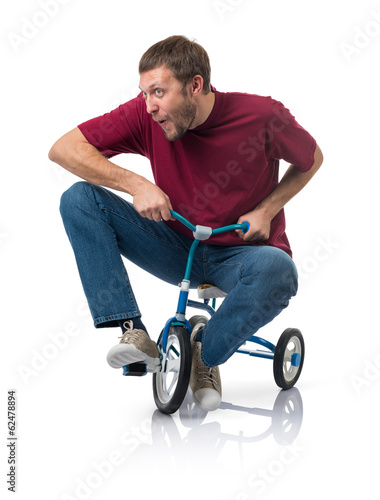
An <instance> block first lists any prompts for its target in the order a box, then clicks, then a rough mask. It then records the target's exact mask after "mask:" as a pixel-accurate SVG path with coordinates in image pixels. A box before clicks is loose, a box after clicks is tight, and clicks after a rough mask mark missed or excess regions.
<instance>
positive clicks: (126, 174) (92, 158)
mask: <svg viewBox="0 0 380 500" xmlns="http://www.w3.org/2000/svg"><path fill="white" fill-rule="evenodd" d="M49 159H50V160H51V161H53V162H55V163H58V164H59V165H60V166H61V167H63V168H65V169H66V170H68V171H69V172H71V173H73V174H75V175H77V176H78V177H81V178H82V179H85V180H86V181H89V182H91V183H93V184H98V185H101V186H105V187H108V188H111V189H116V190H118V191H123V192H124V193H128V194H130V195H132V196H133V205H134V207H135V208H136V210H137V211H138V212H139V214H140V215H142V216H143V217H147V218H148V219H151V220H155V221H157V222H159V221H160V220H161V219H164V220H169V219H171V218H172V217H171V214H170V212H169V209H171V208H172V206H171V204H170V200H169V197H168V196H167V195H166V194H165V193H164V192H163V191H162V190H161V189H160V188H159V187H157V186H156V185H155V184H153V183H152V182H150V181H148V180H147V179H145V177H142V176H141V175H138V174H136V173H134V172H131V171H129V170H126V169H125V168H122V167H119V166H118V165H116V164H115V163H112V162H111V161H109V160H108V159H107V158H105V157H104V156H103V155H102V154H101V153H100V152H99V151H98V150H97V149H96V148H95V147H94V146H92V144H90V143H89V142H88V141H87V140H86V138H85V137H84V135H83V134H82V132H81V131H80V130H79V128H78V127H76V128H75V129H73V130H71V131H70V132H68V133H67V134H65V135H64V136H63V137H61V138H60V139H58V141H57V142H56V143H55V144H54V145H53V146H52V148H51V149H50V151H49Z"/></svg>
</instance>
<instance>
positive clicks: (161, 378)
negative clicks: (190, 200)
mask: <svg viewBox="0 0 380 500" xmlns="http://www.w3.org/2000/svg"><path fill="white" fill-rule="evenodd" d="M170 212H171V214H172V216H173V217H174V218H175V219H177V220H178V221H180V222H181V223H182V224H184V225H185V226H186V227H187V228H188V229H190V230H191V231H192V232H193V236H194V240H193V242H192V245H191V247H190V250H189V255H188V258H187V264H186V269H185V275H184V278H183V280H182V282H181V283H180V284H179V286H180V293H179V299H178V304H177V311H176V313H175V315H174V316H173V317H171V318H169V319H168V320H167V322H166V324H165V326H164V328H163V330H162V331H161V334H160V336H159V338H158V340H157V346H158V349H159V351H160V356H161V363H160V365H159V366H158V367H157V368H156V369H154V373H153V393H154V399H155V403H156V406H157V408H158V409H159V410H160V411H161V412H163V413H167V414H168V413H174V412H175V411H177V410H178V408H179V407H180V406H181V404H182V401H183V399H184V398H185V395H186V392H187V388H188V384H189V380H190V370H191V346H190V334H191V331H192V329H193V328H194V327H195V326H196V324H197V323H199V322H203V323H205V322H206V321H207V318H205V317H203V316H195V317H193V318H191V319H190V321H188V320H187V319H186V308H187V307H192V308H195V309H200V310H202V311H206V312H207V313H208V314H209V315H210V316H211V317H212V316H213V315H214V314H215V312H216V297H217V296H223V295H225V294H223V292H221V291H220V290H219V289H218V288H217V287H215V286H213V285H206V287H208V288H209V290H208V291H207V292H208V293H206V295H207V297H206V298H203V301H202V302H201V301H196V300H190V299H189V291H190V277H191V269H192V265H193V260H194V254H195V250H196V248H197V246H198V244H199V243H200V242H201V241H205V240H207V239H208V238H210V236H213V235H216V234H221V233H225V232H228V231H235V230H241V231H242V232H243V233H246V232H248V230H249V223H248V222H243V224H232V225H228V226H223V227H219V228H215V229H212V228H210V227H206V226H199V225H198V226H194V225H193V224H192V223H191V222H189V221H188V220H187V219H185V218H184V217H183V216H182V215H180V214H178V213H177V212H175V211H174V210H171V211H170ZM213 290H215V292H216V293H215V295H213ZM210 300H212V303H211V305H210ZM246 342H250V343H253V344H256V345H258V346H259V347H261V348H264V349H238V350H237V351H236V353H240V354H246V355H248V356H252V357H258V358H265V359H270V360H273V372H274V378H275V381H276V383H277V385H278V386H279V387H281V388H282V389H290V388H291V387H293V386H294V385H295V383H296V382H297V380H298V378H299V376H300V374H301V370H302V367H303V361H304V357H305V344H304V340H303V336H302V334H301V332H300V331H299V330H298V329H296V328H288V329H286V330H285V331H284V332H283V333H282V335H281V337H280V339H279V341H278V343H277V345H274V344H272V343H271V342H269V341H267V340H265V339H263V338H261V337H258V336H256V335H252V336H251V337H249V338H248V339H247V341H246ZM146 373H147V367H146V365H145V364H142V363H134V364H131V365H126V366H124V367H123V375H126V376H127V375H128V376H131V375H135V376H136V375H137V376H141V375H145V374H146Z"/></svg>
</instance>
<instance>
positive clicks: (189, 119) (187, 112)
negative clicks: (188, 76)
mask: <svg viewBox="0 0 380 500" xmlns="http://www.w3.org/2000/svg"><path fill="white" fill-rule="evenodd" d="M189 88H190V85H189V86H188V87H186V88H185V89H182V84H181V83H180V82H179V81H178V80H177V79H176V78H175V77H174V75H173V73H172V72H171V71H170V70H169V69H168V68H166V67H165V66H161V67H159V68H155V69H152V70H150V71H146V72H145V73H142V74H141V75H140V89H141V90H142V92H143V96H144V99H145V104H146V109H147V112H148V113H149V114H151V115H152V118H153V120H154V121H155V122H157V123H158V124H159V125H160V127H161V128H162V130H163V132H164V134H165V137H166V138H167V139H168V140H169V141H176V140H177V139H180V138H181V137H182V136H183V134H184V133H185V132H186V131H187V130H189V129H190V128H191V125H192V123H193V121H194V118H195V116H196V113H197V107H196V105H195V103H194V102H193V101H192V100H191V97H190V90H189Z"/></svg>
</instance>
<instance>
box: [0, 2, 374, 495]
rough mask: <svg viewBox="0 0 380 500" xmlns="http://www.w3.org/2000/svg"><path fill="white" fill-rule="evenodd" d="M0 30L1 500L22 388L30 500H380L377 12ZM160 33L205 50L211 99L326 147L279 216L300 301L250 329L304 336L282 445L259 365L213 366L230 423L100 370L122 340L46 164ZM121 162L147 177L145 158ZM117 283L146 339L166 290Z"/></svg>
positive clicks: (128, 85)
mask: <svg viewBox="0 0 380 500" xmlns="http://www.w3.org/2000/svg"><path fill="white" fill-rule="evenodd" d="M43 5H45V7H43ZM373 13H375V17H374V15H373ZM376 13H377V18H378V21H376V20H375V18H376ZM0 18H1V20H2V21H1V27H2V29H1V31H2V37H1V61H2V77H1V144H2V147H1V151H2V167H1V196H0V203H1V219H0V255H1V275H0V276H1V278H0V279H1V302H0V307H1V331H2V337H1V338H2V343H3V344H2V347H1V349H0V351H1V373H2V376H1V392H0V400H1V421H0V424H1V427H0V429H1V434H0V435H1V446H0V460H1V468H0V470H1V478H0V481H1V486H0V489H1V495H3V493H4V492H6V493H7V494H8V495H11V494H10V493H8V492H7V484H6V473H7V471H8V470H9V466H8V464H7V459H8V449H7V437H8V433H7V422H6V418H5V417H6V401H7V391H8V390H9V389H16V390H17V404H18V427H17V435H18V445H17V458H18V463H17V472H18V484H17V491H18V495H19V496H18V497H19V498H22V499H27V498H28V499H29V498H40V499H41V500H45V499H49V500H52V499H57V500H58V499H59V500H67V499H73V498H78V499H79V498H82V499H85V498H94V499H97V498H116V497H119V496H121V497H123V496H127V495H128V496H130V495H133V494H135V495H136V496H137V495H138V496H140V497H144V498H162V499H164V498H165V499H166V498H173V499H174V498H177V495H178V496H181V498H184V499H189V498H193V497H198V498H206V496H207V497H209V498H220V499H223V500H224V499H226V500H227V499H233V500H235V499H236V500H249V499H253V498H277V497H279V496H280V495H281V496H282V498H293V499H301V498H302V499H303V498H305V497H306V498H309V499H314V498H315V499H316V498H321V497H322V496H326V495H327V496H328V498H330V497H333V496H337V495H339V496H340V497H343V496H344V497H346V498H354V497H357V496H359V495H360V497H361V498H364V497H368V498H374V497H375V496H376V495H377V494H378V481H377V477H378V460H377V456H378V449H379V445H380V439H379V430H378V429H379V424H378V423H379V416H380V415H379V406H378V405H376V403H375V401H376V399H378V394H379V387H380V370H379V369H378V368H380V340H379V338H378V334H379V328H378V299H379V293H378V282H379V265H378V248H377V247H378V242H379V237H378V186H379V160H378V155H377V149H378V148H377V145H378V137H379V126H378V115H379V112H380V107H379V92H378V89H379V88H380V85H379V83H380V82H379V55H380V3H379V2H377V3H376V2H375V1H374V2H371V1H369V0H364V1H361V2H358V1H353V0H350V1H347V0H344V1H343V0H328V1H327V0H322V1H319V2H314V3H310V2H304V1H301V0H289V1H287V2H283V1H282V0H268V1H266V2H258V1H249V0H241V1H239V0H221V1H219V2H215V1H213V0H202V1H201V0H193V1H192V2H183V1H178V0H177V1H174V0H173V1H164V0H163V1H161V2H157V1H154V2H153V1H151V0H145V1H144V2H126V1H121V0H107V2H106V1H100V0H66V1H65V2H64V1H60V2H58V1H53V0H51V1H48V0H46V1H45V2H44V1H43V0H42V1H31V0H29V1H26V0H20V1H18V2H10V1H3V2H2V4H1V7H0ZM172 34H184V35H186V36H188V37H190V38H196V39H197V41H198V42H199V43H200V44H202V45H203V46H204V47H205V48H206V50H207V51H208V53H209V56H210V59H211V63H212V83H213V85H214V86H215V87H216V88H217V89H218V90H220V91H242V92H250V93H257V94H261V95H271V96H272V97H274V98H275V99H277V100H280V101H282V102H283V103H284V104H285V105H286V107H288V108H289V109H290V110H291V112H292V113H293V114H294V115H295V117H296V118H297V120H298V121H299V123H301V125H303V126H304V127H305V128H306V129H307V130H308V131H309V132H310V133H311V134H312V135H313V136H314V137H315V138H316V140H317V142H318V144H319V145H320V147H321V149H322V151H323V153H324V157H325V161H324V164H323V166H322V168H321V170H320V172H319V173H318V174H317V176H316V177H315V179H313V180H312V182H311V183H310V185H308V186H307V187H306V188H305V189H304V191H303V192H302V193H301V194H299V195H298V196H297V197H296V198H295V199H294V200H293V201H291V202H290V203H289V205H288V207H287V210H286V213H287V220H288V236H289V238H290V241H291V244H292V247H293V251H294V259H295V262H296V264H297V266H298V268H299V271H300V288H299V294H298V296H297V297H296V298H295V299H293V301H292V302H291V305H290V306H289V308H288V309H287V310H286V311H285V312H284V313H283V314H282V315H281V316H280V317H278V318H277V319H276V320H275V321H274V322H273V323H272V324H270V325H268V326H267V327H266V329H265V332H264V331H263V332H262V334H263V336H265V337H266V338H268V339H269V340H271V341H273V342H276V341H277V338H278V337H279V335H280V333H281V332H282V330H283V329H284V328H286V327H288V326H297V327H298V328H300V329H301V330H302V331H303V333H304V336H305V339H306V347H307V355H306V361H305V366H304V371H303V374H302V376H301V378H300V380H299V383H298V384H297V387H298V390H299V393H297V392H296V393H295V396H294V397H296V396H298V400H297V401H298V403H297V404H298V406H297V404H296V406H294V417H296V416H297V415H298V417H299V421H298V422H299V423H298V427H299V428H297V427H294V426H293V430H294V428H296V430H297V429H298V430H297V432H295V433H294V435H289V434H288V438H287V439H286V440H285V441H284V440H283V439H282V438H276V436H277V433H275V432H274V430H273V429H274V428H275V427H273V426H271V423H273V422H274V420H275V419H278V418H279V419H280V420H281V418H282V417H281V412H279V410H278V407H277V410H276V412H275V411H274V410H273V406H274V402H275V400H276V397H277V395H278V388H277V387H276V385H275V383H274V381H273V377H272V368H271V363H269V362H268V361H266V360H253V359H250V358H248V357H247V359H246V358H245V357H244V359H242V356H239V355H236V356H234V357H233V358H232V359H231V360H230V361H228V362H227V363H226V364H225V365H224V366H223V367H222V372H221V373H222V380H223V391H224V392H223V401H224V409H223V408H222V409H220V410H218V411H216V412H213V413H209V414H207V415H204V414H203V415H202V414H201V415H198V417H197V414H196V412H194V409H193V412H191V411H189V412H188V414H187V417H186V411H183V412H182V414H180V413H177V414H175V415H174V416H173V417H162V416H160V415H157V413H154V412H155V406H154V402H153V396H152V391H151V377H150V375H149V376H147V377H144V378H142V379H130V378H129V379H126V378H124V377H122V376H121V374H120V373H119V372H117V371H116V370H112V369H110V368H109V367H108V365H107V364H106V362H105V355H106V353H107V351H108V349H109V348H110V347H111V346H112V345H114V344H115V343H116V342H117V336H118V335H119V331H118V329H110V330H107V331H105V330H95V329H94V328H93V326H92V323H91V319H90V316H89V313H88V309H87V306H86V302H85V299H84V295H83V292H82V288H81V284H80V281H79V278H78V275H77V270H76V266H75V262H74V258H73V254H72V250H71V247H70V245H69V242H68V240H67V238H66V235H65V233H64V230H63V226H62V223H61V219H60V216H59V211H58V206H59V198H60V195H61V194H62V192H63V191H64V190H65V189H67V188H68V187H69V186H70V185H71V184H72V183H73V182H75V181H76V178H75V177H74V176H72V175H71V174H69V173H67V172H65V171H63V170H61V169H60V168H59V167H57V166H56V165H54V164H52V163H51V162H50V161H49V160H48V157H47V154H48V151H49V149H50V147H51V145H52V144H53V143H54V142H55V141H56V140H57V139H58V138H59V137H60V136H61V135H63V134H64V133H65V132H67V131H68V130H71V129H72V128H74V127H75V126H76V125H77V124H78V123H81V122H82V121H85V120H86V119H89V118H92V117H94V116H98V115H100V114H102V113H104V112H106V111H109V110H111V109H113V108H114V107H116V106H117V105H118V104H120V103H122V102H124V101H125V100H128V99H129V98H131V97H134V96H135V95H136V93H137V85H138V72H137V67H138V61H139V59H140V57H141V55H142V53H143V52H144V51H145V50H146V49H147V48H148V47H149V46H151V45H152V44H153V43H155V42H156V41H158V40H161V39H163V38H165V37H167V36H169V35H172ZM116 161H117V162H118V163H119V164H120V165H122V166H125V167H127V168H129V169H132V170H136V171H139V172H141V173H143V174H144V175H145V176H147V177H149V178H151V177H150V169H149V164H148V162H147V160H145V159H143V158H139V157H127V156H120V157H118V158H117V159H116ZM283 168H286V165H284V166H283ZM128 270H129V272H130V275H131V279H132V280H133V283H134V288H135V291H136V295H137V298H138V302H139V305H140V309H141V310H142V312H143V319H144V322H145V323H146V325H147V326H148V329H149V331H150V332H151V333H152V332H155V331H157V334H158V332H159V330H160V329H161V327H162V323H163V322H164V321H165V320H166V319H167V317H169V316H171V315H172V313H173V312H174V311H173V308H174V307H175V303H176V296H177V290H176V289H174V290H173V289H172V287H169V286H168V285H164V284H162V283H159V282H158V281H157V280H155V279H153V278H151V277H150V276H148V275H147V274H145V273H143V272H142V271H140V270H138V269H135V268H133V267H132V266H129V267H128ZM300 398H301V399H302V403H303V419H302V422H301V416H302V415H301V407H300V406H299V405H300ZM227 404H232V405H234V407H232V408H231V409H229V410H228V409H225V408H226V406H227ZM238 406H240V410H242V407H244V408H245V409H246V411H239V409H238V408H237V407H238ZM247 408H250V409H251V410H250V412H248V411H247ZM287 408H288V409H289V406H288V407H287ZM263 409H264V410H267V412H266V413H265V412H264V413H263V412H262V411H261V410H263ZM185 410H186V409H185ZM294 425H296V424H294ZM280 434H281V433H280ZM285 435H286V433H285Z"/></svg>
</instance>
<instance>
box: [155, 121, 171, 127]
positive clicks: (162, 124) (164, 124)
mask: <svg viewBox="0 0 380 500" xmlns="http://www.w3.org/2000/svg"><path fill="white" fill-rule="evenodd" d="M155 122H157V123H158V124H159V125H161V127H164V128H165V127H166V125H167V124H168V120H155Z"/></svg>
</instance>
